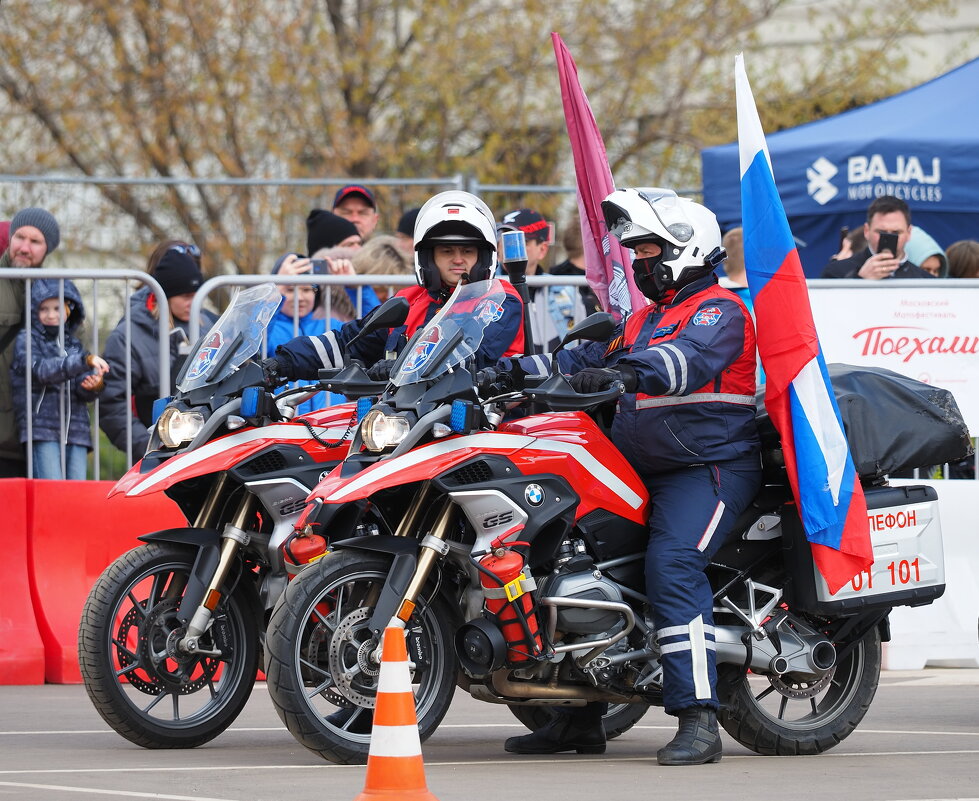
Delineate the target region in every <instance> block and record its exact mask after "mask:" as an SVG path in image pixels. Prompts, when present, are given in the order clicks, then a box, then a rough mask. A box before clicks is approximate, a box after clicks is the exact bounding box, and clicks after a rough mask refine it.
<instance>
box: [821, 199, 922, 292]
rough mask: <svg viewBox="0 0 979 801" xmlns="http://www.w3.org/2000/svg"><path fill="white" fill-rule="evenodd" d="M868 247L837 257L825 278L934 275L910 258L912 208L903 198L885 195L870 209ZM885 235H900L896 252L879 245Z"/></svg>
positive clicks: (866, 231)
mask: <svg viewBox="0 0 979 801" xmlns="http://www.w3.org/2000/svg"><path fill="white" fill-rule="evenodd" d="M863 234H864V236H865V237H866V238H867V247H866V248H865V249H864V250H862V251H860V252H858V253H856V254H854V255H853V256H851V257H850V258H848V259H833V260H831V261H830V262H829V264H827V265H826V266H825V267H824V268H823V273H822V277H823V278H863V279H865V280H867V281H879V280H882V279H884V278H932V277H933V276H932V275H931V273H928V272H925V271H924V270H922V269H921V267H919V266H918V265H917V264H914V263H913V262H911V261H909V260H908V257H907V255H906V254H905V252H904V248H905V246H906V245H907V243H908V239H909V238H910V236H911V209H909V208H908V204H907V203H905V202H904V201H903V200H901V199H900V198H896V197H893V196H892V195H882V196H881V197H879V198H877V199H875V200H874V202H873V203H871V204H870V206H869V208H868V209H867V222H865V223H864V226H863ZM882 235H893V236H895V237H896V238H897V243H896V248H895V251H894V252H893V253H892V252H890V251H888V250H886V249H885V250H882V249H880V248H879V244H880V239H881V236H882Z"/></svg>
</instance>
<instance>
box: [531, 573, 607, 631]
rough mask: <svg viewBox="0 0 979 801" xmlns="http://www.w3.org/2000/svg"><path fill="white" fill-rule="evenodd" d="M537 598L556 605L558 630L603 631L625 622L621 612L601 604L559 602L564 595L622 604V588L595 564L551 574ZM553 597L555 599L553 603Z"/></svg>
mask: <svg viewBox="0 0 979 801" xmlns="http://www.w3.org/2000/svg"><path fill="white" fill-rule="evenodd" d="M537 597H538V602H539V603H540V604H541V605H542V606H546V607H551V606H553V607H556V609H557V630H558V631H563V632H566V633H570V634H601V633H603V632H606V631H609V630H610V629H613V628H615V627H616V625H617V624H619V623H621V622H622V614H621V612H618V611H615V610H610V609H602V608H601V606H600V605H595V606H587V607H584V608H580V607H572V606H561V605H560V603H559V601H560V600H561V599H564V598H572V599H575V600H577V601H597V602H600V603H601V602H606V601H611V602H615V603H622V593H621V592H620V591H619V588H618V587H617V586H616V585H615V584H612V583H611V582H610V581H607V580H606V579H605V578H604V577H603V576H602V574H601V573H600V572H599V571H598V570H596V569H595V568H594V565H593V566H592V569H590V570H577V571H573V572H559V573H556V574H552V575H550V576H547V577H546V578H545V579H543V581H541V583H540V585H539V587H538V590H537ZM549 599H555V600H554V601H553V602H551V603H549V602H548V600H549Z"/></svg>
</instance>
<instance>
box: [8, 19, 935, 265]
mask: <svg viewBox="0 0 979 801" xmlns="http://www.w3.org/2000/svg"><path fill="white" fill-rule="evenodd" d="M818 5H819V6H820V11H819V13H818V14H816V16H814V17H813V19H812V20H811V21H807V20H806V19H804V18H802V17H801V16H800V15H804V14H807V13H809V12H807V11H806V9H807V8H812V4H802V6H801V7H800V8H798V9H797V10H795V11H793V7H794V6H799V4H798V3H791V2H788V0H608V1H604V0H568V2H563V3H554V2H544V1H543V0H523V2H515V0H471V2H468V3H459V2H456V1H455V0H425V1H424V2H422V1H421V0H399V1H398V2H391V1H390V0H222V1H221V2H217V0H128V2H125V3H120V2H118V0H75V1H74V2H54V1H53V0H4V1H3V3H2V5H0V55H2V58H0V110H2V111H3V113H4V116H5V119H6V123H5V144H6V148H5V160H6V164H5V171H6V172H10V173H38V172H44V171H55V172H65V173H72V174H83V175H87V176H132V177H146V176H151V177H162V178H168V179H179V178H215V177H238V178H246V177H260V178H269V179H277V178H285V177H291V178H303V177H306V178H317V177H324V176H348V175H349V176H359V177H381V178H385V177H387V178H405V177H422V176H448V175H453V174H456V173H464V174H469V175H473V176H476V177H477V178H478V180H479V181H481V182H483V183H520V184H554V183H565V184H567V183H570V182H571V181H572V180H573V176H572V175H571V174H570V161H571V160H570V149H569V146H568V143H567V137H566V132H565V128H564V120H563V116H562V110H561V101H560V93H559V88H558V81H557V72H556V69H555V66H554V56H553V52H552V49H551V45H550V32H551V31H557V32H559V33H560V34H561V35H562V38H563V39H564V40H565V42H566V43H567V45H568V47H569V48H570V50H571V52H572V53H573V54H574V56H575V59H576V61H577V64H578V69H579V75H580V76H581V80H582V83H583V85H584V88H585V90H586V92H587V93H588V95H589V98H590V100H591V103H592V106H593V108H594V110H595V114H596V118H597V119H598V122H599V126H600V127H601V128H602V130H603V133H604V136H605V139H606V144H607V147H608V151H609V158H610V161H611V165H612V169H613V173H614V174H615V175H616V178H617V180H618V181H619V183H644V184H668V185H678V186H682V187H683V186H685V187H689V186H695V185H696V184H697V182H698V180H699V159H698V153H699V150H700V148H701V147H703V146H705V145H710V144H716V143H719V142H723V141H730V140H732V139H733V138H734V137H735V120H734V110H733V109H734V89H733V78H732V64H733V57H734V54H735V53H737V52H739V51H744V52H745V53H746V56H747V63H748V69H749V74H750V76H751V79H752V85H753V88H754V91H755V95H756V97H757V98H758V101H759V104H760V105H761V106H762V117H763V121H764V122H765V125H766V127H767V128H768V129H769V130H774V129H776V128H780V127H786V126H790V125H794V124H797V123H799V122H803V121H806V120H809V119H812V118H814V117H815V116H824V115H829V114H833V113H836V112H837V111H840V110H842V109H844V108H847V107H850V106H852V105H857V104H861V103H863V102H866V101H869V100H872V99H876V98H878V97H881V96H884V95H886V94H888V93H890V92H892V91H894V90H896V89H898V88H902V87H904V86H908V85H911V84H914V83H917V82H919V81H920V80H921V79H922V76H911V75H907V74H906V72H905V71H904V66H905V65H904V62H903V60H902V59H903V50H902V48H898V47H893V44H894V42H895V40H896V39H897V38H898V37H901V36H904V35H907V34H909V33H914V32H915V30H916V27H915V26H916V22H915V21H916V20H917V19H918V18H919V17H920V15H921V14H922V13H924V12H926V11H932V10H935V9H941V8H948V7H949V5H950V4H949V3H948V2H947V0H906V2H904V3H902V4H901V10H900V14H891V13H888V14H880V13H878V12H877V10H874V9H872V10H871V11H868V12H866V14H863V13H855V12H853V11H852V10H851V8H852V3H839V4H835V3H832V2H826V3H822V4H818ZM828 6H837V7H838V8H839V13H838V14H835V15H834V14H832V13H827V11H826V9H827V7H828ZM789 12H792V13H791V14H790V16H792V15H795V17H799V19H801V20H802V22H803V23H805V24H806V25H811V26H813V27H814V29H816V28H818V32H817V33H816V35H815V36H814V37H813V39H814V40H815V41H818V42H819V44H818V45H815V46H811V47H809V48H807V53H809V57H807V58H805V59H803V58H802V57H801V56H800V55H798V54H796V53H794V52H793V49H792V48H791V47H777V46H772V45H771V44H770V43H768V44H766V45H765V46H761V44H760V43H759V37H758V29H759V26H760V25H762V24H763V23H765V22H766V21H768V20H771V19H772V18H773V17H776V18H777V15H779V14H782V15H785V14H787V13H789ZM868 24H869V25H872V29H873V30H874V31H875V32H876V37H877V38H876V39H875V40H873V41H870V42H868V41H867V40H866V39H865V35H866V31H867V30H868V27H867V26H868ZM820 26H821V27H820ZM858 40H860V42H861V43H860V44H859V46H857V44H855V42H857V41H858ZM923 77H930V76H923ZM100 191H101V192H102V194H103V196H104V198H105V199H106V200H107V201H108V202H109V203H110V204H111V215H115V217H116V218H118V217H119V215H120V214H121V215H123V216H124V217H125V218H126V219H127V220H129V221H130V222H131V223H132V226H133V230H135V232H136V236H135V238H136V239H138V240H140V241H141V242H142V243H143V244H145V243H148V242H150V241H153V240H158V239H162V238H165V237H169V236H171V235H177V236H188V237H190V238H192V239H194V240H195V241H198V242H201V243H204V244H205V247H206V248H207V250H208V252H209V253H210V254H212V256H214V257H217V259H218V261H220V262H223V263H224V264H225V265H226V266H228V267H230V268H232V269H238V270H241V271H243V272H253V271H256V270H258V269H262V268H265V267H267V265H265V264H263V263H262V260H263V259H264V258H265V257H267V255H268V254H269V253H274V252H277V251H278V252H281V250H282V249H284V248H286V247H290V246H291V247H297V246H299V244H300V243H301V242H302V241H303V239H302V235H303V229H302V221H303V220H304V219H305V215H306V212H307V211H308V209H309V208H310V207H311V206H314V205H324V204H327V203H329V200H330V198H331V197H332V191H333V189H327V188H322V187H312V188H309V189H308V190H304V189H292V190H290V191H280V190H275V189H270V188H269V187H254V186H235V187H214V186H206V185H194V184H186V183H185V184H182V185H179V184H174V185H166V186H161V187H157V188H153V189H152V190H148V189H146V188H145V187H140V188H136V187H133V186H130V185H126V184H110V185H106V186H101V187H100ZM430 192H431V190H430V188H426V189H423V188H414V189H400V190H395V189H387V188H385V189H384V190H382V191H381V192H380V193H379V197H380V200H381V205H382V211H385V210H386V211H388V212H389V214H388V217H389V218H388V219H385V223H386V224H387V226H388V227H389V228H390V227H393V225H394V224H395V222H396V220H397V212H398V209H399V208H400V207H407V206H411V205H417V204H418V203H419V202H421V200H423V199H424V198H425V197H426V196H427V195H428V194H430ZM495 200H496V201H497V205H498V207H499V208H501V210H502V208H503V205H504V204H506V205H508V206H514V205H516V204H517V203H519V202H523V201H525V200H528V199H527V198H516V199H515V198H513V197H512V196H510V197H508V198H506V199H503V198H502V197H501V198H495ZM538 201H539V202H538V205H541V206H543V207H544V209H545V211H547V210H548V207H549V206H550V208H553V207H554V206H555V205H556V202H557V201H556V200H555V199H553V198H551V199H550V200H548V199H546V198H538ZM103 221H104V220H103ZM213 263H218V262H213Z"/></svg>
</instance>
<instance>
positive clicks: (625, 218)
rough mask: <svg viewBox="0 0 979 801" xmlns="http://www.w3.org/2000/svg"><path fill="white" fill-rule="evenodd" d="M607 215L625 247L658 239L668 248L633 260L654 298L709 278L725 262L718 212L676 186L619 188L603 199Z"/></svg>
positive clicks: (644, 287)
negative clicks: (652, 255)
mask: <svg viewBox="0 0 979 801" xmlns="http://www.w3.org/2000/svg"><path fill="white" fill-rule="evenodd" d="M602 213H603V214H604V216H605V225H606V226H607V227H608V230H609V233H611V234H612V235H613V236H615V237H616V238H617V239H618V240H619V241H620V242H621V243H622V245H623V247H627V248H634V247H636V245H639V244H642V243H644V242H653V243H656V244H657V245H659V246H660V247H661V248H662V249H663V252H662V253H661V254H660V255H659V256H656V257H655V258H651V259H634V260H633V264H632V267H633V273H634V275H635V279H636V286H638V287H639V290H640V291H641V292H642V293H643V294H644V295H645V296H646V297H648V298H650V299H651V300H661V299H662V298H663V296H664V294H665V293H666V292H667V290H670V289H680V288H681V287H683V286H686V285H687V284H689V283H691V282H692V281H696V280H697V279H698V278H703V277H704V276H705V275H708V274H709V273H710V272H712V271H713V270H714V268H716V267H717V266H718V265H720V264H721V262H723V261H724V257H725V255H726V254H725V252H724V249H723V248H722V247H721V229H720V226H718V224H717V218H716V217H715V216H714V213H713V212H712V211H710V209H708V208H706V207H704V206H701V205H700V204H699V203H694V202H693V201H692V200H688V199H687V198H682V197H677V194H676V192H674V191H673V190H671V189H645V188H643V189H616V190H615V191H614V192H613V193H612V194H610V195H609V196H608V197H607V198H605V200H603V201H602Z"/></svg>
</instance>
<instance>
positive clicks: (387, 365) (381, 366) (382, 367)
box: [367, 359, 395, 381]
mask: <svg viewBox="0 0 979 801" xmlns="http://www.w3.org/2000/svg"><path fill="white" fill-rule="evenodd" d="M394 362H395V360H394V359H382V360H381V361H379V362H375V363H374V364H372V365H371V366H370V367H368V368H367V377H368V378H369V379H370V380H371V381H387V380H388V379H389V378H390V377H391V368H392V367H394Z"/></svg>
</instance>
